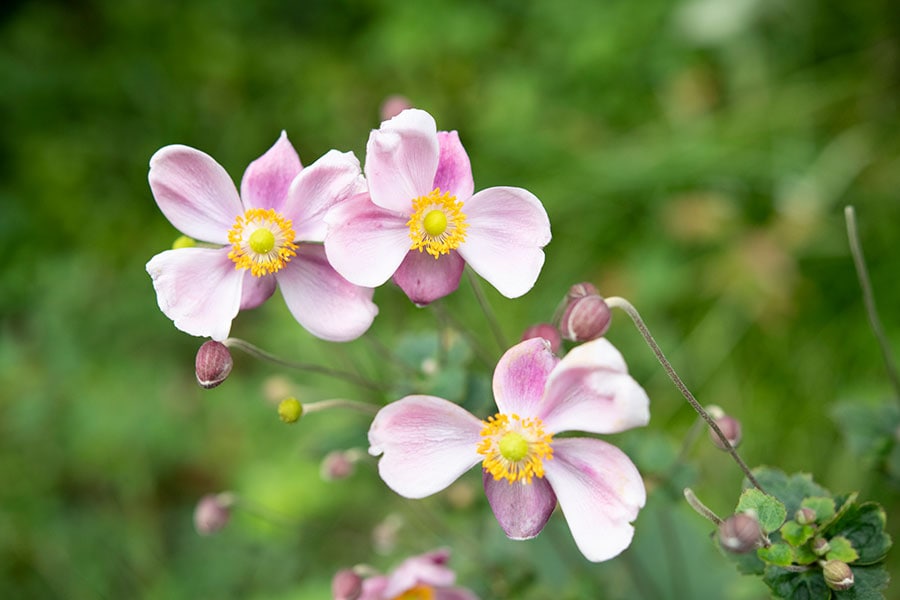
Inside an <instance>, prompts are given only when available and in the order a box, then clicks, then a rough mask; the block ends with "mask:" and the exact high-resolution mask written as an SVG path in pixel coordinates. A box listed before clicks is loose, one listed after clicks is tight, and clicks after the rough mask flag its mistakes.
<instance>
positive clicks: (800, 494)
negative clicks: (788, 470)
mask: <svg viewBox="0 0 900 600" xmlns="http://www.w3.org/2000/svg"><path fill="white" fill-rule="evenodd" d="M753 475H754V476H755V477H756V479H757V481H759V484H760V485H761V486H762V487H763V489H765V490H766V492H767V493H768V494H771V495H772V496H775V497H776V498H778V499H779V500H781V502H783V503H784V506H785V508H786V509H787V512H788V514H794V513H795V512H797V509H799V508H800V504H801V502H803V499H804V498H809V497H813V496H831V495H832V494H831V492H829V491H828V490H826V489H825V488H823V487H822V486H820V485H819V484H817V483H815V482H814V481H813V480H812V476H810V475H809V474H808V473H795V474H793V475H790V476H788V475H786V474H785V473H784V472H783V471H780V470H779V469H773V468H771V467H758V468H756V469H754V470H753ZM744 486H745V487H749V486H748V484H747V482H746V481H745V482H744Z"/></svg>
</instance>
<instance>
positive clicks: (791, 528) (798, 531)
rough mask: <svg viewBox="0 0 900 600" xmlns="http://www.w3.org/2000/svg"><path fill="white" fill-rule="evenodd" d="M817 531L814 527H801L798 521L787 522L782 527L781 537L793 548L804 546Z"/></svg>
mask: <svg viewBox="0 0 900 600" xmlns="http://www.w3.org/2000/svg"><path fill="white" fill-rule="evenodd" d="M815 533H816V530H815V528H814V527H813V526H812V525H801V524H800V523H798V522H797V521H787V522H786V523H785V524H784V525H782V526H781V537H782V538H784V541H786V542H787V543H788V544H790V545H791V546H796V547H799V546H802V545H803V544H805V543H806V542H808V541H809V540H810V539H811V538H812V536H813V535H815Z"/></svg>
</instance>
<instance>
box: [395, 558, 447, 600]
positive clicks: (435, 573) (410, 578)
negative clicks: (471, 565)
mask: <svg viewBox="0 0 900 600" xmlns="http://www.w3.org/2000/svg"><path fill="white" fill-rule="evenodd" d="M449 557H450V553H449V551H447V550H436V551H434V552H429V553H427V554H422V555H420V556H413V557H411V558H407V559H406V560H405V561H403V562H402V563H400V565H399V566H398V567H397V568H396V569H394V570H393V571H392V572H391V573H390V574H389V575H388V580H389V581H388V584H387V587H385V588H384V592H383V595H384V597H385V598H396V597H397V596H399V595H400V594H402V593H403V592H406V591H409V590H410V589H412V588H414V587H416V586H417V585H429V586H432V587H448V586H451V585H453V584H454V583H455V582H456V573H454V572H453V571H452V570H451V569H450V568H449V567H447V561H448V559H449Z"/></svg>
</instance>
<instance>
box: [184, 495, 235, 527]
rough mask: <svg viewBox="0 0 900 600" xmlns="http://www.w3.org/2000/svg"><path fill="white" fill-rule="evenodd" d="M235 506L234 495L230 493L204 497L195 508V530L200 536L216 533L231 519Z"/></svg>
mask: <svg viewBox="0 0 900 600" xmlns="http://www.w3.org/2000/svg"><path fill="white" fill-rule="evenodd" d="M233 504H234V495H233V494H230V493H228V492H224V493H222V494H207V495H206V496H203V497H202V498H200V501H199V502H198V503H197V506H196V508H194V529H196V530H197V533H199V534H200V535H212V534H214V533H216V532H217V531H219V530H220V529H222V528H223V527H225V525H227V524H228V521H229V520H230V519H231V506H232V505H233Z"/></svg>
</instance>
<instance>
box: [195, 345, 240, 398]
mask: <svg viewBox="0 0 900 600" xmlns="http://www.w3.org/2000/svg"><path fill="white" fill-rule="evenodd" d="M194 366H195V368H196V371H197V383H199V384H200V387H202V388H206V389H210V388H214V387H216V386H217V385H219V384H220V383H222V382H223V381H225V379H226V378H227V377H228V374H229V373H231V367H232V366H234V362H233V361H232V360H231V352H229V351H228V348H227V347H226V346H225V344H223V343H221V342H215V341H213V340H210V341H208V342H206V343H204V344H203V345H202V346H200V349H199V350H197V360H196V362H195V363H194Z"/></svg>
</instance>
